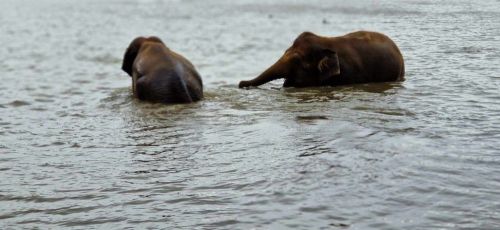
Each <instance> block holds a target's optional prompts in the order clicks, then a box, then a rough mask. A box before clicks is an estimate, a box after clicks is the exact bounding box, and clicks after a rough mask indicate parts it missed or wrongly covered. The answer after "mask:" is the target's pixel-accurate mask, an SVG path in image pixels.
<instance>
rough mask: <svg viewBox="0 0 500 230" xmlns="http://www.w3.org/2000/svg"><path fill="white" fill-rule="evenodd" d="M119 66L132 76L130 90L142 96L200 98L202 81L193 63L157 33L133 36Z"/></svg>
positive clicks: (149, 98)
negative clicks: (167, 44)
mask: <svg viewBox="0 0 500 230" xmlns="http://www.w3.org/2000/svg"><path fill="white" fill-rule="evenodd" d="M122 69H123V71H125V72H126V73H127V74H128V75H130V76H131V77H132V91H133V94H134V96H136V97H137V98H139V99H141V100H147V101H151V102H161V103H165V104H170V103H191V102H195V101H199V100H201V99H202V98H203V83H202V80H201V77H200V75H199V74H198V72H197V71H196V69H195V68H194V66H193V64H191V62H189V61H188V60H187V59H186V58H184V57H183V56H181V55H180V54H177V53H175V52H174V51H172V50H170V49H169V48H168V47H167V46H166V45H165V44H164V43H163V42H162V41H161V40H160V39H159V38H157V37H149V38H145V37H138V38H136V39H134V40H133V41H132V42H131V43H130V45H129V47H128V48H127V50H126V52H125V56H124V58H123V64H122Z"/></svg>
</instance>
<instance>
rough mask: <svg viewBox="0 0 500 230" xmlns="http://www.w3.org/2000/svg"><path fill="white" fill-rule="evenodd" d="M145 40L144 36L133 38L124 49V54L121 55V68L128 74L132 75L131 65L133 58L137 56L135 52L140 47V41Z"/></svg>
mask: <svg viewBox="0 0 500 230" xmlns="http://www.w3.org/2000/svg"><path fill="white" fill-rule="evenodd" d="M145 41H146V38H144V37H138V38H136V39H134V40H133V41H132V42H131V43H130V45H129V46H128V48H127V50H126V51H125V55H124V57H123V63H122V70H123V71H125V72H126V73H128V75H130V76H132V65H133V64H134V60H135V58H136V57H137V53H138V52H139V49H140V48H141V45H142V43H144V42H145Z"/></svg>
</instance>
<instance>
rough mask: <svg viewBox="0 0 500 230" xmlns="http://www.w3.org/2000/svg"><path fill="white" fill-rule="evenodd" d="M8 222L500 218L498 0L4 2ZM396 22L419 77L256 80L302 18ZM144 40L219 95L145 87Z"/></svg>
mask: <svg viewBox="0 0 500 230" xmlns="http://www.w3.org/2000/svg"><path fill="white" fill-rule="evenodd" d="M0 8H1V9H2V12H1V13H0V31H1V34H2V35H1V36H0V43H1V44H2V48H0V55H1V56H2V59H0V72H1V76H0V79H1V80H2V81H1V83H0V226H1V228H2V229H20V228H27V229H31V228H40V229H59V228H61V229H62V228H64V229H66V228H70V227H71V228H77V229H110V228H113V229H122V228H137V229H145V228H155V229H156V228H165V229H178V228H184V229H252V228H255V229H499V228H500V179H499V178H500V177H499V176H498V175H500V144H499V142H498V141H499V140H500V90H499V88H500V74H499V72H500V67H499V64H500V61H499V60H500V30H499V28H500V2H499V1H498V0H485V1H465V0H457V1H431V0H404V1H397V2H396V1H379V0H365V1H362V0H353V1H348V3H345V2H344V1H328V2H327V1H319V0H313V1H307V3H306V1H292V0H275V1H260V2H259V1H257V2H256V1H253V0H242V1H229V0H211V1H201V0H199V1H198V0H189V1H175V0H164V1H162V0H155V1H153V0H151V1H146V0H143V1H139V0H136V1H133V0H111V1H97V0H86V1H65V0H36V1H35V0H26V1H17V0H2V1H1V2H0ZM359 29H367V30H375V31H380V32H383V33H385V34H387V35H389V36H390V37H392V38H393V40H394V41H395V42H396V43H397V44H398V45H399V46H400V48H401V50H402V52H403V54H404V56H405V59H406V69H407V74H406V76H407V81H405V82H403V83H395V84H374V85H359V86H347V87H339V88H311V89H282V88H281V84H282V82H280V81H276V82H273V83H270V84H267V85H264V86H262V87H260V88H253V89H250V90H240V89H238V88H237V83H238V82H239V81H240V80H244V79H249V78H253V77H255V76H256V75H257V74H259V73H260V72H261V71H263V70H264V69H265V68H266V67H268V66H269V65H271V64H272V63H273V62H274V61H275V60H276V59H277V58H278V57H279V56H281V54H282V53H283V52H284V50H285V49H286V48H287V47H289V46H290V44H291V43H292V41H293V40H294V38H295V37H296V36H297V35H298V34H299V33H301V32H303V31H306V30H308V31H313V32H315V33H318V34H322V35H330V36H337V35H342V34H345V33H348V32H351V31H354V30H359ZM139 35H157V36H159V37H161V38H162V39H163V40H164V41H165V42H166V43H167V45H168V46H169V47H171V48H172V49H173V50H176V51H178V52H180V53H182V54H184V55H185V56H186V57H187V58H189V59H190V60H192V62H193V63H194V64H195V65H196V66H197V68H198V70H199V72H200V73H201V74H202V76H203V79H204V82H205V91H206V95H205V100H204V101H202V102H200V103H196V104H191V105H174V106H164V105H158V104H148V103H143V102H139V101H137V100H135V99H132V97H131V92H130V82H131V80H130V78H129V77H128V76H126V74H125V73H124V72H122V71H121V70H120V66H121V59H122V55H123V52H124V50H125V48H126V47H127V45H128V44H129V42H130V41H131V40H132V39H133V38H135V37H136V36H139Z"/></svg>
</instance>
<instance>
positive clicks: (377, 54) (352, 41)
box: [239, 31, 405, 88]
mask: <svg viewBox="0 0 500 230" xmlns="http://www.w3.org/2000/svg"><path fill="white" fill-rule="evenodd" d="M404 72H405V69H404V61H403V56H402V55H401V52H400V51H399V49H398V47H397V46H396V44H394V42H393V41H392V40H391V39H390V38H388V37H387V36H385V35H383V34H380V33H376V32H368V31H358V32H354V33H350V34H346V35H344V36H340V37H322V36H318V35H315V34H313V33H310V32H304V33H302V34H301V35H300V36H299V37H298V38H297V39H295V41H294V43H293V45H292V47H290V48H288V49H287V50H286V52H285V54H284V55H283V56H282V57H281V58H280V59H279V60H278V61H277V62H276V63H275V64H274V65H272V66H271V67H269V68H268V69H267V70H266V71H264V72H263V73H262V74H261V75H260V76H258V77H256V78H255V79H253V80H250V81H241V82H240V84H239V87H240V88H244V87H250V86H259V85H262V84H265V83H267V82H269V81H272V80H276V79H279V78H285V83H284V84H283V87H312V86H337V85H346V84H358V83H369V82H390V81H402V80H404Z"/></svg>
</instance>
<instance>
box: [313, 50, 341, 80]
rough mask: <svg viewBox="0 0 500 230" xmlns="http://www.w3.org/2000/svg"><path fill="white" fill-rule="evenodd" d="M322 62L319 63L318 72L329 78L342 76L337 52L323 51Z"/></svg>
mask: <svg viewBox="0 0 500 230" xmlns="http://www.w3.org/2000/svg"><path fill="white" fill-rule="evenodd" d="M321 56H322V58H321V60H320V61H319V63H318V70H319V72H320V73H322V74H325V75H326V76H327V77H332V76H336V75H339V74H340V63H339V57H338V55H337V52H335V51H333V50H329V49H324V50H322V51H321Z"/></svg>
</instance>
